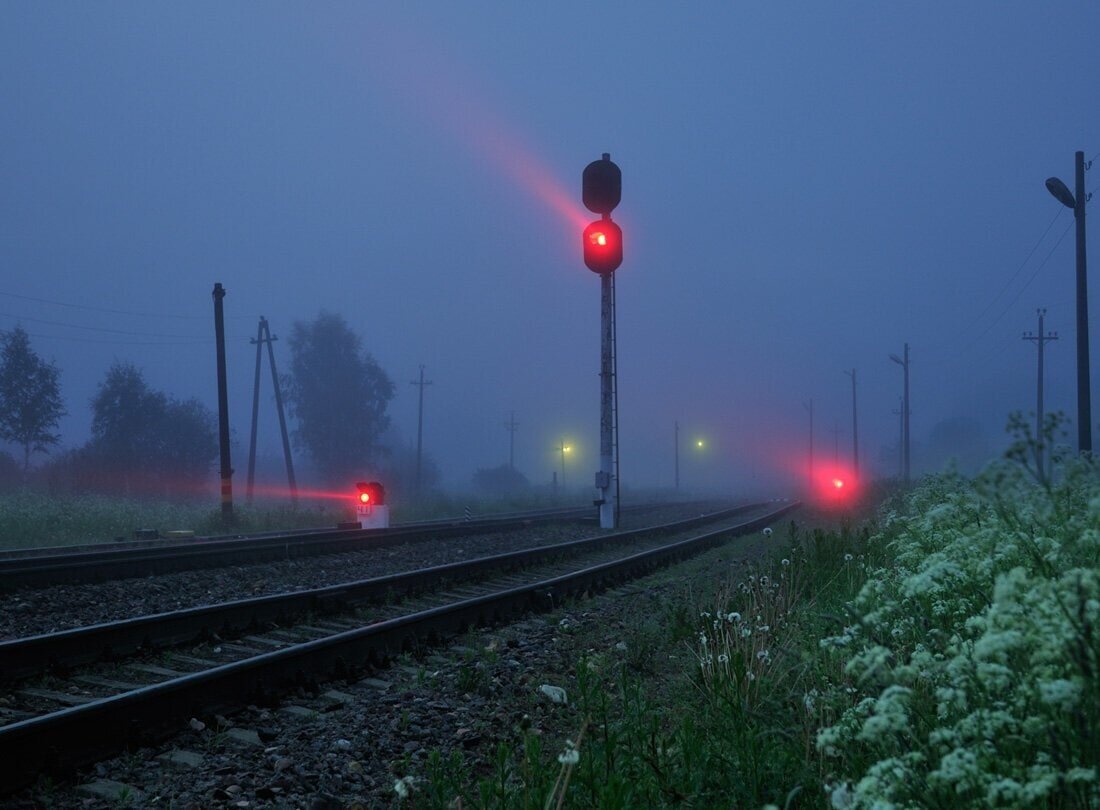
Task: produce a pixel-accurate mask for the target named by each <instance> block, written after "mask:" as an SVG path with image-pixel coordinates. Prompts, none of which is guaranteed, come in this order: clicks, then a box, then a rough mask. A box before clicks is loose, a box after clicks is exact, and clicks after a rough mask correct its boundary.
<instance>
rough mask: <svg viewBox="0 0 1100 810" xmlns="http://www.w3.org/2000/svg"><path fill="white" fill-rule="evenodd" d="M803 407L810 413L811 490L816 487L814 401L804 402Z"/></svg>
mask: <svg viewBox="0 0 1100 810" xmlns="http://www.w3.org/2000/svg"><path fill="white" fill-rule="evenodd" d="M802 406H803V407H804V408H806V409H808V410H809V411H810V488H811V489H812V488H813V485H814V401H813V398H812V397H811V398H810V401H809V402H808V403H806V402H803V403H802Z"/></svg>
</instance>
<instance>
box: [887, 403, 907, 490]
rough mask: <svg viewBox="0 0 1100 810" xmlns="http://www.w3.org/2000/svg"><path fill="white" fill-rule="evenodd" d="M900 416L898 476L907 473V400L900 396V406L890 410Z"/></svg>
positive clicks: (900, 476)
mask: <svg viewBox="0 0 1100 810" xmlns="http://www.w3.org/2000/svg"><path fill="white" fill-rule="evenodd" d="M890 413H892V414H895V415H896V416H897V417H898V478H899V479H900V478H902V477H903V476H904V475H905V416H904V414H905V400H904V399H903V398H902V397H898V407H896V408H895V409H894V410H892V411H890Z"/></svg>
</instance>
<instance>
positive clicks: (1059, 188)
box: [1047, 177, 1077, 208]
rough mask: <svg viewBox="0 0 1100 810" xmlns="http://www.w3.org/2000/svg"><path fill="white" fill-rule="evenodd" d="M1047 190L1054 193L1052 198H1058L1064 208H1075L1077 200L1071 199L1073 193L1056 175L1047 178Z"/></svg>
mask: <svg viewBox="0 0 1100 810" xmlns="http://www.w3.org/2000/svg"><path fill="white" fill-rule="evenodd" d="M1047 191H1049V192H1050V193H1051V194H1053V195H1054V199H1056V200H1058V202H1060V203H1061V204H1062V205H1064V206H1065V207H1066V208H1076V207H1077V201H1076V200H1075V199H1073V194H1072V192H1070V190H1069V189H1068V188H1066V184H1065V183H1063V182H1062V181H1061V180H1059V179H1058V178H1057V177H1048V178H1047Z"/></svg>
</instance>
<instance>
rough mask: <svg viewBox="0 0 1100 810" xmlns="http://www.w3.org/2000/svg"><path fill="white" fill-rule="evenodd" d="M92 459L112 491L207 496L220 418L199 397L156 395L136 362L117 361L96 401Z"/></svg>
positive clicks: (159, 393)
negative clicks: (204, 492) (216, 423)
mask: <svg viewBox="0 0 1100 810" xmlns="http://www.w3.org/2000/svg"><path fill="white" fill-rule="evenodd" d="M86 450H87V455H88V457H89V459H90V460H91V462H92V463H93V464H94V466H95V467H96V469H97V470H98V471H99V473H100V476H101V477H103V476H106V480H105V483H107V484H108V487H107V488H108V489H112V490H116V491H123V492H126V493H128V494H164V493H173V494H184V495H193V494H198V493H199V492H201V490H202V487H203V485H204V484H205V483H206V480H207V478H208V476H209V473H210V466H211V464H212V463H213V460H214V457H215V456H216V455H217V452H218V445H217V438H216V432H215V428H214V414H213V413H212V412H211V411H210V409H209V408H207V407H206V406H205V405H203V404H202V403H200V402H199V401H198V400H195V399H188V400H182V401H181V400H177V399H175V398H173V397H169V396H168V395H166V394H164V393H163V392H161V391H154V390H152V389H150V388H149V386H148V385H147V384H146V382H145V376H144V375H143V374H142V372H141V371H140V370H139V369H137V368H136V367H134V366H133V365H132V364H130V363H115V365H113V366H111V368H110V369H109V370H108V371H107V376H106V377H105V378H104V380H103V382H102V383H100V385H99V390H98V391H97V392H96V395H95V396H94V397H93V398H92V440H91V441H90V442H89V443H88V446H87V448H86Z"/></svg>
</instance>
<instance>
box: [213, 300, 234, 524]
mask: <svg viewBox="0 0 1100 810" xmlns="http://www.w3.org/2000/svg"><path fill="white" fill-rule="evenodd" d="M213 296H214V342H215V343H216V344H217V361H218V446H219V448H220V450H221V491H222V520H223V521H225V522H226V523H232V522H233V465H232V464H231V462H230V459H229V394H228V391H227V386H226V370H225V312H224V310H223V307H222V299H223V298H225V288H224V287H222V285H221V284H215V285H214V292H213Z"/></svg>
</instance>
